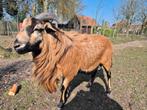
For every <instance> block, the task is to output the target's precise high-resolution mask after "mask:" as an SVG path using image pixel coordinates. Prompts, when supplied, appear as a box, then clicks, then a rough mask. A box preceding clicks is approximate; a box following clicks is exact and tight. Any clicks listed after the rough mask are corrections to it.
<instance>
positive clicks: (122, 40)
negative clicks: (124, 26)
mask: <svg viewBox="0 0 147 110" xmlns="http://www.w3.org/2000/svg"><path fill="white" fill-rule="evenodd" d="M109 38H110V40H111V41H112V42H113V44H120V43H126V42H130V41H135V40H147V37H145V36H137V35H130V36H128V37H126V36H125V35H118V36H117V37H114V38H112V37H109Z"/></svg>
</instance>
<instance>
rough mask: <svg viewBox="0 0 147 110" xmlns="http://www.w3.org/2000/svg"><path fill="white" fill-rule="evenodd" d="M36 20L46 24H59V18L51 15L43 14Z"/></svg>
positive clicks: (37, 16)
mask: <svg viewBox="0 0 147 110" xmlns="http://www.w3.org/2000/svg"><path fill="white" fill-rule="evenodd" d="M35 18H36V19H38V20H41V21H44V22H52V21H54V20H55V21H56V22H57V19H56V18H57V17H56V16H55V15H54V14H51V13H41V14H38V15H36V16H35Z"/></svg>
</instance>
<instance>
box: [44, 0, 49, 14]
mask: <svg viewBox="0 0 147 110" xmlns="http://www.w3.org/2000/svg"><path fill="white" fill-rule="evenodd" d="M43 11H44V12H48V0H44V2H43Z"/></svg>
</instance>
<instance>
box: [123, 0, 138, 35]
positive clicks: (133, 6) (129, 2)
mask: <svg viewBox="0 0 147 110" xmlns="http://www.w3.org/2000/svg"><path fill="white" fill-rule="evenodd" d="M137 2H138V0H123V3H122V5H121V7H120V8H121V9H120V14H121V15H122V17H123V19H125V20H126V21H127V23H126V33H127V36H128V34H129V28H130V26H131V24H132V23H133V22H134V20H135V16H136V13H137Z"/></svg>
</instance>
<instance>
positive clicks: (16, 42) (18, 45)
mask: <svg viewBox="0 0 147 110" xmlns="http://www.w3.org/2000/svg"><path fill="white" fill-rule="evenodd" d="M18 47H20V43H19V42H18V40H17V39H16V40H15V41H14V48H15V49H16V48H18Z"/></svg>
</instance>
